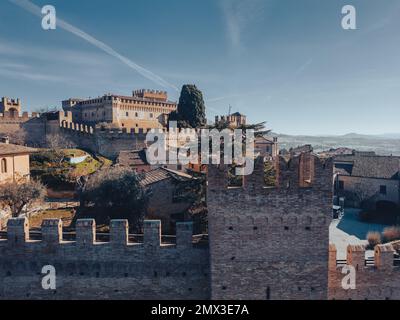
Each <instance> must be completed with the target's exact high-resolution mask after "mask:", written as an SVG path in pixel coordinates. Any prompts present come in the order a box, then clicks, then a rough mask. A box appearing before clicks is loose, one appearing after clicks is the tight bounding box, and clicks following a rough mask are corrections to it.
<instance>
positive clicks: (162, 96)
mask: <svg viewBox="0 0 400 320" xmlns="http://www.w3.org/2000/svg"><path fill="white" fill-rule="evenodd" d="M132 96H133V97H138V98H143V99H151V100H157V101H164V102H165V101H167V100H168V93H167V92H166V91H159V90H149V89H140V90H134V91H133V92H132Z"/></svg>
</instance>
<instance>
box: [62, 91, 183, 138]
mask: <svg viewBox="0 0 400 320" xmlns="http://www.w3.org/2000/svg"><path fill="white" fill-rule="evenodd" d="M62 107H63V109H64V111H71V112H72V121H73V122H76V123H81V124H87V125H92V126H93V125H96V124H100V123H104V124H108V125H109V126H110V127H112V128H119V129H121V128H126V129H128V130H131V129H139V128H142V129H153V128H162V127H164V126H165V125H166V123H167V116H168V114H169V113H171V112H172V111H175V110H176V108H177V104H176V102H172V101H169V100H168V95H167V92H165V91H155V90H145V89H143V90H135V91H133V93H132V96H121V95H113V94H105V95H104V96H102V97H98V98H94V99H87V100H83V99H76V98H71V99H68V100H64V101H63V102H62Z"/></svg>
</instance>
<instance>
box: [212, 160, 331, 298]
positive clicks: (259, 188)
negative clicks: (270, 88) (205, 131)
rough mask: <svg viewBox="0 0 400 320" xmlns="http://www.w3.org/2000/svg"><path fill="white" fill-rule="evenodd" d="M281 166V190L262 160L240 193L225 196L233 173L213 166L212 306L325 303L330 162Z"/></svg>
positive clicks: (294, 162)
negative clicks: (268, 182) (220, 302)
mask: <svg viewBox="0 0 400 320" xmlns="http://www.w3.org/2000/svg"><path fill="white" fill-rule="evenodd" d="M307 158H308V159H309V160H308V161H312V165H311V167H312V168H313V170H314V174H313V175H312V177H313V180H312V181H309V183H308V184H307V185H309V187H303V188H302V187H300V185H304V183H301V181H299V180H300V177H301V176H304V175H302V174H301V172H300V168H305V167H307V168H309V167H310V165H308V166H305V165H304V164H302V163H301V159H303V160H302V161H304V160H306V158H305V157H303V158H302V157H301V156H298V157H294V158H292V159H290V161H289V162H286V161H285V160H284V159H283V158H280V159H277V161H278V163H277V168H278V180H277V187H276V188H266V187H264V183H263V177H264V174H263V167H264V166H263V161H262V160H261V159H257V161H256V163H255V170H254V172H253V174H252V175H251V176H247V177H245V178H244V185H243V187H242V188H227V166H225V165H220V166H219V167H215V166H213V167H210V166H209V180H208V194H207V202H208V210H209V219H208V220H209V238H210V256H211V258H210V259H211V296H212V298H213V299H327V297H328V282H327V277H328V241H329V231H328V226H329V223H330V220H331V210H332V209H331V205H332V202H331V201H332V161H331V160H327V161H326V162H323V161H322V160H320V159H319V158H317V157H315V156H312V157H307Z"/></svg>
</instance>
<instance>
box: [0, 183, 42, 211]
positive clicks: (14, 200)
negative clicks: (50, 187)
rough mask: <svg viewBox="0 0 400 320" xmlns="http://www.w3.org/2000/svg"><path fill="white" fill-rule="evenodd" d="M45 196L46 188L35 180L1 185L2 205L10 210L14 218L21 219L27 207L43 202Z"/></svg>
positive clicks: (0, 197)
mask: <svg viewBox="0 0 400 320" xmlns="http://www.w3.org/2000/svg"><path fill="white" fill-rule="evenodd" d="M45 195H46V188H45V186H44V185H43V184H42V183H40V182H39V181H35V180H30V181H25V182H22V183H19V182H7V183H5V184H2V185H0V205H1V206H2V207H3V208H8V209H10V211H11V215H12V217H14V218H16V217H19V216H20V215H21V213H22V211H23V210H24V208H25V207H26V206H28V205H30V204H32V203H34V202H36V201H37V202H39V201H42V200H43V199H44V197H45Z"/></svg>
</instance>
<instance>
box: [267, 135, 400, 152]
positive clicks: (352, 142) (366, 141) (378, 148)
mask: <svg viewBox="0 0 400 320" xmlns="http://www.w3.org/2000/svg"><path fill="white" fill-rule="evenodd" d="M271 135H274V136H277V137H278V143H279V147H280V148H281V149H283V148H284V149H287V150H288V149H290V148H295V147H297V146H301V145H304V144H311V145H312V146H313V148H314V151H315V152H321V151H326V150H329V149H331V148H340V147H344V148H350V149H356V150H359V151H375V152H376V153H377V154H381V155H396V156H400V133H398V134H396V133H388V134H382V135H364V134H358V133H348V134H345V135H339V136H332V135H326V136H307V135H287V134H279V133H271Z"/></svg>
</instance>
